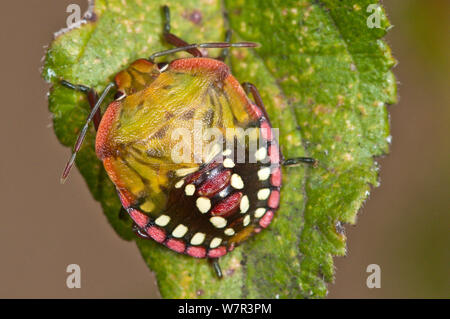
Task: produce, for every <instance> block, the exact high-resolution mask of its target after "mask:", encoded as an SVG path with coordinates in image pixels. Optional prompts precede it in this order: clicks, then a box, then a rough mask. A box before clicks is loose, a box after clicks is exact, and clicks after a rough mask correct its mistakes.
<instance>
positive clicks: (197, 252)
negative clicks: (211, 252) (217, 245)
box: [186, 246, 206, 258]
mask: <svg viewBox="0 0 450 319" xmlns="http://www.w3.org/2000/svg"><path fill="white" fill-rule="evenodd" d="M186 254H188V255H189V256H192V257H195V258H205V256H206V249H205V248H203V247H194V246H190V247H189V248H188V249H187V250H186Z"/></svg>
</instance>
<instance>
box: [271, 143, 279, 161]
mask: <svg viewBox="0 0 450 319" xmlns="http://www.w3.org/2000/svg"><path fill="white" fill-rule="evenodd" d="M269 157H270V162H271V163H272V164H278V163H279V162H280V152H279V151H278V145H275V144H272V145H270V147H269Z"/></svg>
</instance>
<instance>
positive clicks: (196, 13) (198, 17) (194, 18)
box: [183, 9, 203, 24]
mask: <svg viewBox="0 0 450 319" xmlns="http://www.w3.org/2000/svg"><path fill="white" fill-rule="evenodd" d="M183 17H185V18H187V19H188V20H189V21H191V22H192V23H194V24H200V23H201V22H202V20H203V15H202V12H201V11H200V10H197V9H195V10H193V11H191V12H189V13H187V14H186V13H185V14H183Z"/></svg>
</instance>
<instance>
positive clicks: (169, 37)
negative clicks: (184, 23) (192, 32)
mask: <svg viewBox="0 0 450 319" xmlns="http://www.w3.org/2000/svg"><path fill="white" fill-rule="evenodd" d="M162 9H163V13H164V20H165V21H164V33H163V36H164V39H165V40H166V41H167V42H168V43H170V44H172V45H174V46H176V47H185V46H187V45H189V43H187V42H186V41H184V40H182V39H180V38H179V37H177V36H176V35H175V34H173V33H170V9H169V7H168V6H163V7H162ZM186 51H187V52H189V53H190V54H192V55H193V56H195V57H201V56H203V55H202V53H201V52H200V50H198V49H197V48H191V49H187V50H186Z"/></svg>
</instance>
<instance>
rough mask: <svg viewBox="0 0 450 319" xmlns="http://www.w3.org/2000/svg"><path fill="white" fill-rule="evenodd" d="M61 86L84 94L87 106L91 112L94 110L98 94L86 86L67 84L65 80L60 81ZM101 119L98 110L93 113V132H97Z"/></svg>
mask: <svg viewBox="0 0 450 319" xmlns="http://www.w3.org/2000/svg"><path fill="white" fill-rule="evenodd" d="M61 84H62V85H63V86H65V87H68V88H69V89H72V90H75V91H78V92H83V93H84V94H86V96H87V99H88V101H89V106H90V107H91V110H92V109H93V108H94V106H95V104H96V103H97V101H98V94H97V92H96V91H95V90H94V89H93V88H90V87H88V86H85V85H80V84H72V83H70V82H67V81H65V80H61ZM101 119H102V115H101V111H100V109H99V110H98V111H97V113H95V116H94V119H93V122H94V126H95V130H96V131H97V129H98V126H99V125H100V120H101Z"/></svg>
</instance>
